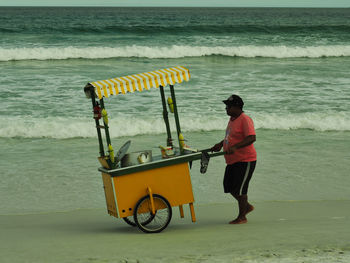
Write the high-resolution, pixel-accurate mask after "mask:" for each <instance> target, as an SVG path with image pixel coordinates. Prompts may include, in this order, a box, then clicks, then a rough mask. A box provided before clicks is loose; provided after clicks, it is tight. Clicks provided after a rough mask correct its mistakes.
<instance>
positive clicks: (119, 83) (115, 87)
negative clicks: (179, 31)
mask: <svg viewBox="0 0 350 263" xmlns="http://www.w3.org/2000/svg"><path fill="white" fill-rule="evenodd" d="M189 79H190V72H189V70H188V69H187V68H185V67H181V66H178V67H174V68H166V69H160V70H156V71H151V72H145V73H140V74H135V75H129V76H125V77H119V78H114V79H107V80H100V81H96V82H91V83H88V84H87V85H86V87H85V89H84V90H85V94H86V96H87V97H89V98H90V92H86V91H87V88H89V87H91V86H92V87H93V88H94V90H95V94H96V95H97V97H98V98H99V99H101V98H103V97H106V98H107V97H109V96H111V95H118V94H126V93H128V92H135V91H139V92H141V91H143V90H145V89H146V90H149V89H150V88H152V87H153V88H158V87H159V86H163V87H165V86H166V85H168V84H169V85H174V84H175V83H181V82H183V81H184V80H186V81H189Z"/></svg>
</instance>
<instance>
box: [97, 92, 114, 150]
mask: <svg viewBox="0 0 350 263" xmlns="http://www.w3.org/2000/svg"><path fill="white" fill-rule="evenodd" d="M100 105H101V109H104V108H105V104H104V102H103V99H100ZM103 124H104V125H103V126H104V129H105V132H106V141H107V147H108V145H110V144H111V137H110V136H109V127H108V124H107V123H106V122H105V121H104V120H103ZM111 145H112V144H111Z"/></svg>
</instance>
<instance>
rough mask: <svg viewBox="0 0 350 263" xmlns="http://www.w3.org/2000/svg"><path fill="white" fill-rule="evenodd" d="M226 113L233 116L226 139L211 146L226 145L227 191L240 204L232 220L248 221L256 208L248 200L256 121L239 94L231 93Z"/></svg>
mask: <svg viewBox="0 0 350 263" xmlns="http://www.w3.org/2000/svg"><path fill="white" fill-rule="evenodd" d="M223 102H224V103H225V104H226V113H227V115H229V116H230V120H229V122H228V125H227V128H226V136H225V139H224V140H222V141H221V142H219V143H217V144H215V145H214V146H213V147H212V148H211V150H212V151H216V152H218V151H220V150H221V148H222V147H223V148H224V152H225V160H226V164H227V166H226V170H225V176H224V192H225V193H230V194H231V195H232V196H233V197H234V198H235V199H236V200H237V201H238V206H239V214H238V217H237V218H236V219H234V220H232V221H231V222H229V223H230V224H244V223H247V218H246V214H248V213H249V212H251V211H253V210H254V206H252V205H251V204H250V203H249V202H248V195H247V192H248V186H249V181H250V179H251V178H252V175H253V172H254V169H255V165H256V151H255V148H254V146H253V143H254V142H255V140H256V135H255V129H254V123H253V121H252V119H251V118H250V117H249V116H248V115H246V114H245V113H244V112H243V105H244V103H243V100H242V99H241V98H240V97H239V96H237V95H234V94H233V95H231V96H230V97H229V98H228V99H227V100H224V101H223Z"/></svg>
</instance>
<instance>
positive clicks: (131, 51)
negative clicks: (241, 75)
mask: <svg viewBox="0 0 350 263" xmlns="http://www.w3.org/2000/svg"><path fill="white" fill-rule="evenodd" d="M211 55H222V56H229V57H246V58H254V57H271V58H302V57H306V58H320V57H340V56H350V45H332V46H306V47H301V46H249V45H248V46H229V47H224V46H215V47H208V46H178V45H173V46H169V47H149V46H137V45H132V46H125V47H73V46H70V47H47V48H45V47H35V48H0V61H12V60H33V59H34V60H59V59H77V58H84V59H103V58H118V57H146V58H183V57H201V56H211Z"/></svg>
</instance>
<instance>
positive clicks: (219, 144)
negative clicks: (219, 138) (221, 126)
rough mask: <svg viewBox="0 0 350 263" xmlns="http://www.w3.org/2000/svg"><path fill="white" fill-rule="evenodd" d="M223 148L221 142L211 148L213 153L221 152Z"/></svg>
mask: <svg viewBox="0 0 350 263" xmlns="http://www.w3.org/2000/svg"><path fill="white" fill-rule="evenodd" d="M221 148H222V142H219V143H217V144H215V145H214V146H213V147H211V148H210V150H211V151H212V152H219V151H220V150H221Z"/></svg>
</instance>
